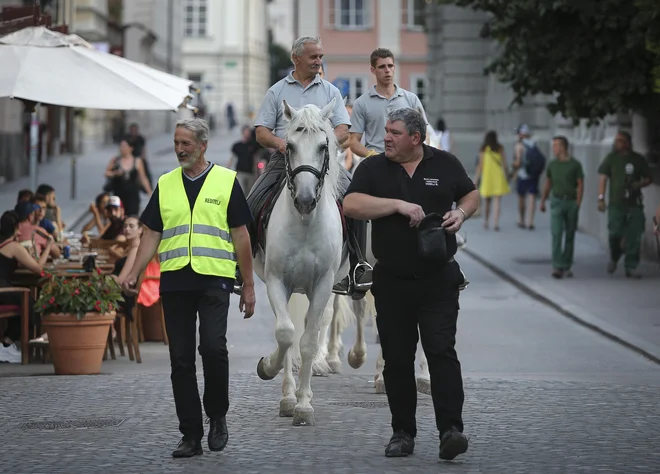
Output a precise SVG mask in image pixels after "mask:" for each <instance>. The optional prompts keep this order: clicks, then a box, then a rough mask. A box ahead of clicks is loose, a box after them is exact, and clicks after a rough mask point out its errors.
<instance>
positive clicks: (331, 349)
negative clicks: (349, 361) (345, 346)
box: [326, 295, 351, 374]
mask: <svg viewBox="0 0 660 474" xmlns="http://www.w3.org/2000/svg"><path fill="white" fill-rule="evenodd" d="M332 310H333V311H332V323H331V324H330V340H329V341H328V355H327V357H326V361H327V362H328V365H329V366H330V370H331V371H332V373H333V374H341V373H342V369H343V367H342V363H341V358H340V351H341V332H342V331H343V329H344V327H345V326H346V322H347V321H348V320H349V318H350V315H349V314H347V312H349V311H351V310H350V307H349V305H348V303H347V300H346V297H345V296H338V295H335V297H334V302H333V305H332Z"/></svg>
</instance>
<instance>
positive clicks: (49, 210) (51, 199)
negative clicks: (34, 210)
mask: <svg viewBox="0 0 660 474" xmlns="http://www.w3.org/2000/svg"><path fill="white" fill-rule="evenodd" d="M37 194H40V195H42V196H43V197H44V199H45V200H46V204H47V206H46V219H48V220H49V221H51V222H52V223H53V224H55V225H56V226H57V228H58V229H59V230H64V222H62V210H61V209H60V206H58V205H57V204H56V203H55V188H53V187H52V186H51V185H49V184H41V185H39V187H38V188H37Z"/></svg>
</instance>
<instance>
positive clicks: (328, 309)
mask: <svg viewBox="0 0 660 474" xmlns="http://www.w3.org/2000/svg"><path fill="white" fill-rule="evenodd" d="M333 296H334V295H332V296H331V297H330V300H328V304H327V305H326V306H325V310H324V311H323V316H322V318H321V330H320V331H319V350H318V351H317V353H316V355H315V356H314V361H313V362H312V374H313V375H315V376H319V377H327V376H328V374H330V373H331V372H332V369H331V367H330V365H329V364H328V362H327V360H326V357H327V355H328V330H329V329H330V326H331V325H332V320H333V316H334V314H333V310H332V308H333V303H334V298H333Z"/></svg>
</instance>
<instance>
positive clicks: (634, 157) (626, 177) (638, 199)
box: [598, 152, 651, 207]
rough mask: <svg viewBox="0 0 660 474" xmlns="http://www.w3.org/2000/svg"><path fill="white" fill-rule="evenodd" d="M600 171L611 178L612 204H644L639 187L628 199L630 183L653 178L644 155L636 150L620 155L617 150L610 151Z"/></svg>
mask: <svg viewBox="0 0 660 474" xmlns="http://www.w3.org/2000/svg"><path fill="white" fill-rule="evenodd" d="M598 173H599V174H603V175H605V176H607V177H608V178H609V180H610V183H609V188H610V193H609V205H610V206H615V207H616V206H618V207H625V206H631V205H632V206H641V205H642V193H641V191H640V190H639V188H638V189H637V190H634V191H633V192H632V193H631V194H632V195H631V196H630V198H629V199H626V188H627V187H628V184H629V183H631V182H639V181H641V180H642V179H644V178H649V179H650V178H651V168H650V167H649V163H648V161H646V158H644V157H643V156H642V155H640V154H639V153H635V152H631V153H628V154H627V155H620V154H618V153H616V152H614V153H610V154H609V155H607V156H606V157H605V159H604V160H603V162H602V163H601V164H600V167H599V168H598Z"/></svg>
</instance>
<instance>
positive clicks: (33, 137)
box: [30, 104, 39, 192]
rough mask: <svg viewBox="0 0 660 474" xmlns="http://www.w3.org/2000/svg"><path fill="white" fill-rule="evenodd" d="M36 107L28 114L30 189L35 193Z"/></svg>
mask: <svg viewBox="0 0 660 474" xmlns="http://www.w3.org/2000/svg"><path fill="white" fill-rule="evenodd" d="M37 110H38V105H37V104H34V106H32V110H31V113H30V189H31V190H32V192H36V191H37V158H38V152H39V116H38V113H37Z"/></svg>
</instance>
